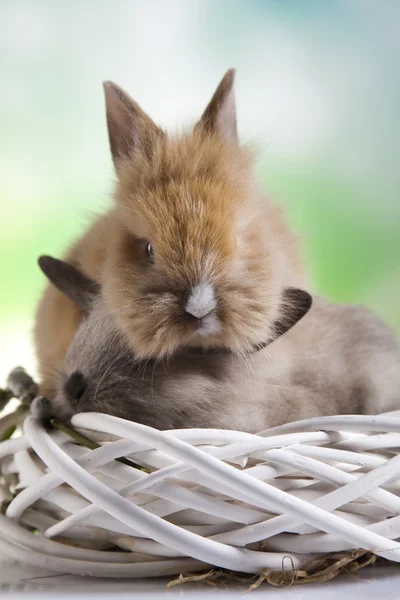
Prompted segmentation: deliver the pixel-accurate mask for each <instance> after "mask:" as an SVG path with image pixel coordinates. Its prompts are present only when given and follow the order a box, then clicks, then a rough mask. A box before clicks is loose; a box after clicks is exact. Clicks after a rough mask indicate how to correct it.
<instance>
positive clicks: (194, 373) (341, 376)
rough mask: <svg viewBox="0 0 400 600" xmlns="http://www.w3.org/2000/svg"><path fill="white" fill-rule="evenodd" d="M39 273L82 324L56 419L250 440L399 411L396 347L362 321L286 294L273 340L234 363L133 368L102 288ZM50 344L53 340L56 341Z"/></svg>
mask: <svg viewBox="0 0 400 600" xmlns="http://www.w3.org/2000/svg"><path fill="white" fill-rule="evenodd" d="M39 264H40V267H41V269H42V270H43V272H44V273H45V274H46V275H47V277H48V278H49V279H50V281H51V282H52V283H53V284H54V285H55V286H56V287H57V288H58V289H59V290H61V291H62V292H63V293H65V294H66V295H67V296H68V297H69V298H70V299H71V300H73V301H74V302H75V303H76V304H77V305H78V306H79V308H80V309H81V311H82V313H83V315H84V318H83V319H82V322H81V324H80V326H79V328H78V330H77V333H76V334H75V337H74V339H73V342H72V344H71V346H70V348H69V349H68V352H67V356H66V361H65V367H64V372H62V373H60V374H59V384H58V391H57V394H56V396H55V397H54V398H53V399H52V403H53V405H54V411H55V413H56V414H57V415H58V416H60V417H63V418H68V417H70V416H71V415H72V414H74V413H76V412H85V411H98V412H103V413H109V414H112V415H116V416H119V417H123V418H126V419H130V420H132V421H136V422H139V423H143V424H145V425H150V426H153V427H156V428H158V429H172V428H186V427H214V428H224V429H237V430H242V431H248V432H257V431H260V430H262V429H265V428H267V427H272V426H276V425H280V424H283V423H285V422H288V421H294V420H298V419H302V418H308V417H312V416H320V415H333V414H344V413H347V414H355V413H357V414H360V413H361V414H362V413H364V414H376V413H379V412H384V411H388V410H393V409H395V408H399V407H400V347H399V344H398V343H397V341H396V340H395V338H394V337H393V335H392V334H391V332H390V331H389V330H388V329H387V328H386V326H385V325H383V324H382V323H381V322H380V321H379V320H378V319H376V317H374V316H373V315H372V314H371V313H370V312H369V311H367V310H366V309H363V308H360V307H353V306H344V305H333V304H329V303H327V302H326V301H324V300H322V299H321V298H318V297H317V298H314V301H313V303H312V306H311V297H310V296H309V295H308V294H307V293H306V292H302V291H301V290H291V289H289V290H287V294H288V300H290V302H288V303H287V305H288V306H289V308H290V310H288V311H287V312H286V313H285V314H283V315H282V318H281V320H280V322H278V323H276V328H275V338H277V339H270V340H267V341H266V343H265V344H263V346H266V347H261V348H254V352H252V353H250V354H248V355H246V356H240V355H237V354H233V353H231V352H229V351H227V350H224V349H223V348H221V349H219V350H218V349H217V350H215V351H204V350H202V349H196V348H187V349H186V350H183V351H182V352H181V353H180V354H179V355H176V356H174V357H173V358H172V359H169V360H164V361H155V360H148V361H146V360H137V359H136V358H135V356H134V354H133V351H132V350H131V348H130V346H129V343H128V341H127V339H126V338H125V335H124V331H121V330H119V329H118V327H117V326H116V324H115V322H114V315H113V314H112V313H109V312H108V311H107V309H106V307H105V305H104V302H103V300H102V295H101V289H100V286H99V285H98V284H97V283H96V282H94V281H93V280H91V279H89V278H88V277H87V276H86V275H85V274H84V273H82V272H81V271H79V269H77V268H75V267H74V266H72V265H70V264H68V263H65V262H63V261H59V260H56V259H53V258H50V257H41V258H40V259H39ZM54 335H57V332H56V331H55V332H54Z"/></svg>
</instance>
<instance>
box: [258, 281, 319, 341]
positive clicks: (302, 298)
mask: <svg viewBox="0 0 400 600" xmlns="http://www.w3.org/2000/svg"><path fill="white" fill-rule="evenodd" d="M311 306H312V296H311V295H310V294H309V293H308V292H306V291H304V290H300V289H297V288H292V287H289V288H285V289H284V290H283V294H282V304H281V310H280V316H279V317H278V319H277V320H276V321H275V322H274V324H273V325H272V329H271V335H270V337H269V339H268V340H266V341H264V342H261V343H259V344H256V346H255V347H254V349H255V350H262V349H263V348H265V347H266V346H269V344H272V342H274V341H275V340H277V339H278V338H280V337H281V335H283V334H284V333H286V332H287V331H289V329H292V327H294V325H296V323H298V322H299V321H300V319H302V318H303V317H304V316H305V315H306V314H307V313H308V311H309V310H310V308H311Z"/></svg>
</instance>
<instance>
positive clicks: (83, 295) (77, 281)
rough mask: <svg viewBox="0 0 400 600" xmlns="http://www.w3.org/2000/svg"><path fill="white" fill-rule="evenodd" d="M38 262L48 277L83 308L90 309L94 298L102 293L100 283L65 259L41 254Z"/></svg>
mask: <svg viewBox="0 0 400 600" xmlns="http://www.w3.org/2000/svg"><path fill="white" fill-rule="evenodd" d="M38 263H39V267H40V268H41V270H42V271H43V273H44V274H45V275H46V277H47V279H48V280H49V281H51V283H52V284H53V285H54V286H55V287H56V288H57V289H58V290H60V292H62V293H63V294H65V295H66V296H68V298H69V299H70V300H72V302H74V303H75V304H76V305H77V306H79V308H81V309H82V310H84V311H87V310H89V309H90V307H91V305H92V303H93V300H94V299H95V298H96V297H97V296H98V295H99V294H100V285H99V284H98V283H96V282H95V281H94V280H93V279H90V277H88V276H87V275H85V274H84V273H82V271H80V270H79V269H77V268H76V267H74V266H73V265H71V264H69V263H67V262H64V261H63V260H58V259H57V258H52V257H51V256H41V257H40V258H39V260H38Z"/></svg>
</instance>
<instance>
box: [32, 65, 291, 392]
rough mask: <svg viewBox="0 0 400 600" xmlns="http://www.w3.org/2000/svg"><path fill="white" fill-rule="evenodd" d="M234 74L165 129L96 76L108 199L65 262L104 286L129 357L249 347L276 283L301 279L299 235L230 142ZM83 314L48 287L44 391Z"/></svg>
mask: <svg viewBox="0 0 400 600" xmlns="http://www.w3.org/2000/svg"><path fill="white" fill-rule="evenodd" d="M233 81H234V71H233V70H230V71H228V72H227V74H226V75H225V77H224V78H223V80H222V81H221V83H220V85H219V86H218V88H217V90H216V92H215V94H214V96H213V98H212V99H211V102H210V103H209V105H208V107H207V108H206V110H205V112H204V114H203V116H202V117H201V119H200V121H199V122H198V123H197V124H196V126H195V127H194V129H193V131H191V132H190V133H186V134H183V135H176V136H170V137H168V136H167V135H166V134H165V133H164V132H163V131H162V130H161V129H160V128H159V127H157V126H156V125H155V124H154V123H153V122H152V121H151V119H150V118H149V117H148V116H147V115H146V114H145V113H144V112H143V111H142V110H141V108H140V107H139V106H138V105H137V104H136V103H135V102H134V101H133V100H132V99H131V98H130V97H129V96H128V95H127V94H126V93H125V92H123V91H122V90H121V89H120V88H119V87H118V86H116V85H115V84H113V83H105V85H104V88H105V96H106V107H107V122H108V131H109V138H110V146H111V151H112V156H113V160H114V163H115V168H116V172H117V177H118V182H117V188H116V194H115V197H116V203H115V206H114V208H113V209H112V210H111V211H110V212H108V213H107V214H105V215H104V216H101V217H100V218H98V219H97V221H95V223H94V224H93V225H92V226H91V227H90V229H89V230H88V231H87V232H86V233H85V235H84V236H83V237H82V238H81V239H80V240H79V241H78V242H77V243H76V244H75V245H74V246H73V248H72V249H71V251H70V252H69V253H68V255H67V260H68V261H69V262H70V263H72V264H74V265H76V266H78V267H79V268H81V269H82V270H83V271H84V272H85V273H86V274H87V275H89V276H90V277H91V278H93V279H95V280H96V281H97V282H99V283H100V284H101V285H102V288H103V295H104V302H105V306H106V309H107V310H108V311H110V312H112V313H113V314H114V317H115V320H116V322H117V325H118V327H119V328H120V329H121V331H122V332H123V334H124V335H125V336H126V339H127V340H128V343H129V345H130V347H131V349H132V350H133V351H134V352H135V355H136V356H137V357H138V358H146V359H149V358H151V359H154V358H162V357H170V356H172V355H173V354H174V353H176V352H177V351H178V350H180V349H182V348H184V347H190V346H195V347H201V348H204V349H212V348H220V347H224V348H226V349H229V350H230V351H231V352H235V353H238V354H244V353H248V352H251V351H252V350H253V349H254V348H256V347H258V346H259V345H260V344H261V345H262V344H263V343H264V342H265V341H266V340H268V339H269V338H270V337H271V335H272V334H273V327H274V322H275V321H276V319H277V318H278V315H279V314H280V311H281V302H282V297H283V296H282V294H283V290H284V289H285V288H286V287H289V286H290V287H297V286H299V285H301V284H302V273H301V267H300V261H299V258H298V250H297V247H296V245H297V244H296V240H295V239H294V238H293V237H292V235H291V233H290V232H289V230H288V228H287V227H286V225H285V223H284V221H283V219H282V215H281V211H280V209H279V208H277V207H276V206H273V205H272V204H271V202H270V201H269V199H267V198H265V197H263V196H262V195H261V193H260V191H259V190H258V188H257V185H256V183H255V181H254V178H253V173H252V165H251V157H250V154H249V152H248V150H247V149H245V148H242V147H240V146H239V143H238V138H237V132H236V114H235V99H234V92H233ZM286 301H287V302H289V303H290V298H286ZM80 320H81V313H80V311H79V310H78V309H77V307H76V306H74V304H73V303H72V302H71V301H70V300H69V299H68V298H66V297H65V296H63V295H62V294H60V293H59V292H58V291H57V290H55V289H54V288H53V287H51V286H50V287H48V288H47V290H46V292H45V294H44V297H43V299H42V301H41V303H40V306H39V310H38V313H37V321H36V330H35V337H36V348H37V356H38V359H39V368H40V373H41V377H42V391H43V393H45V394H47V395H52V394H53V393H54V391H55V385H56V379H55V372H56V370H57V369H62V368H63V363H64V357H65V354H66V351H67V348H68V347H69V345H70V343H71V341H72V338H73V336H74V333H75V331H76V329H77V328H78V326H79V323H80Z"/></svg>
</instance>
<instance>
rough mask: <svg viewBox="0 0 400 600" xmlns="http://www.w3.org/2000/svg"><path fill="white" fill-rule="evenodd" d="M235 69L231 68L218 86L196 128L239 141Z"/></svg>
mask: <svg viewBox="0 0 400 600" xmlns="http://www.w3.org/2000/svg"><path fill="white" fill-rule="evenodd" d="M234 80H235V69H229V71H227V73H226V74H225V76H224V78H223V79H222V81H221V83H220V84H219V86H218V87H217V89H216V91H215V93H214V96H213V97H212V98H211V100H210V103H209V105H208V106H207V108H206V110H205V111H204V113H203V115H202V117H201V119H200V121H199V122H198V123H197V125H196V129H200V130H203V131H205V132H207V133H217V134H219V135H220V136H221V137H222V138H223V139H224V140H225V141H235V142H237V141H238V135H237V127H236V103H235V91H234V87H233V84H234Z"/></svg>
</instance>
